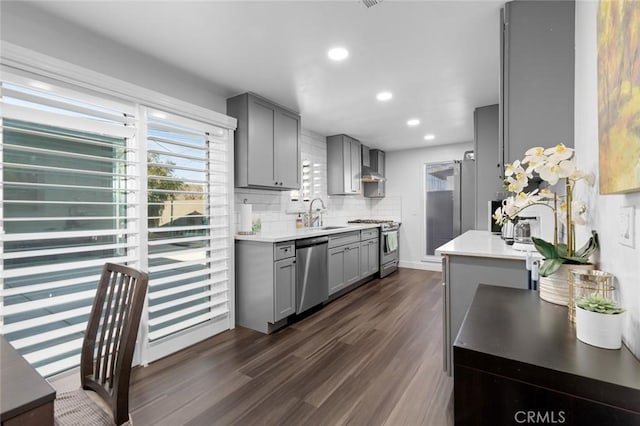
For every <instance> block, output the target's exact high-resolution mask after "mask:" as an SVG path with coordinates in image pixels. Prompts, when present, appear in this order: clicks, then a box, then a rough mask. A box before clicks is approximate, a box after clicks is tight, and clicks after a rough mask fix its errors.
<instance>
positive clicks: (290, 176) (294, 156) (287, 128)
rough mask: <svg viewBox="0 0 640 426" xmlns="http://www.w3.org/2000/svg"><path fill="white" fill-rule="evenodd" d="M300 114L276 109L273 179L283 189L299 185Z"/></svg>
mask: <svg viewBox="0 0 640 426" xmlns="http://www.w3.org/2000/svg"><path fill="white" fill-rule="evenodd" d="M299 137H300V116H298V115H296V114H293V113H290V112H288V111H285V110H281V109H278V110H277V111H276V123H275V148H274V149H275V154H274V156H275V164H274V167H275V169H274V170H275V175H276V176H275V180H276V181H277V185H278V186H279V187H281V188H283V189H285V188H288V189H298V188H299V186H300V156H299V152H298V146H299Z"/></svg>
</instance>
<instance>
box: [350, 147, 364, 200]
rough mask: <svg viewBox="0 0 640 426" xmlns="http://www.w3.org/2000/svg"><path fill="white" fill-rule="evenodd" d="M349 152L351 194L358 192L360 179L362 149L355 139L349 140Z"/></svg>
mask: <svg viewBox="0 0 640 426" xmlns="http://www.w3.org/2000/svg"><path fill="white" fill-rule="evenodd" d="M350 151H351V159H350V160H351V165H350V167H349V169H350V170H351V175H350V177H351V179H350V180H351V192H353V193H357V192H360V179H361V178H362V173H361V162H362V157H361V155H362V148H361V146H360V142H358V141H357V140H355V139H351V140H350Z"/></svg>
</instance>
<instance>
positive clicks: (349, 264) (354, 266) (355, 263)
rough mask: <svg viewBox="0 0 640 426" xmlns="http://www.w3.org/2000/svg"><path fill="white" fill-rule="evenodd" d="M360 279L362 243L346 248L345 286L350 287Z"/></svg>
mask: <svg viewBox="0 0 640 426" xmlns="http://www.w3.org/2000/svg"><path fill="white" fill-rule="evenodd" d="M359 279H360V243H353V244H351V245H348V246H346V247H345V254H344V285H345V287H346V286H349V285H351V284H354V283H356V282H357V281H358V280H359Z"/></svg>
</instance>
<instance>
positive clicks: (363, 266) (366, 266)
mask: <svg viewBox="0 0 640 426" xmlns="http://www.w3.org/2000/svg"><path fill="white" fill-rule="evenodd" d="M369 241H371V240H367V241H362V242H361V243H360V276H361V277H366V276H367V275H369V274H370V271H371V256H370V255H369V251H370V250H371V244H369Z"/></svg>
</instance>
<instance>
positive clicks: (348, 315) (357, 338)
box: [131, 268, 453, 426]
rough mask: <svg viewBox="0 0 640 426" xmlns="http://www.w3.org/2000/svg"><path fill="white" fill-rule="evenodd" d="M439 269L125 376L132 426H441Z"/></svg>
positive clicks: (390, 281)
mask: <svg viewBox="0 0 640 426" xmlns="http://www.w3.org/2000/svg"><path fill="white" fill-rule="evenodd" d="M440 282H441V276H440V273H438V272H430V271H418V270H410V269H402V268H401V269H400V270H399V271H398V272H397V273H395V274H392V275H390V276H389V277H387V278H385V279H382V280H380V279H376V280H373V281H371V282H369V283H367V284H365V285H363V286H361V287H359V288H357V289H355V290H353V291H352V292H350V293H347V294H345V295H344V296H342V297H340V298H339V299H336V300H334V301H332V302H331V303H329V304H328V305H326V306H324V307H323V308H322V309H320V310H318V311H317V312H314V313H312V314H311V315H308V316H307V317H306V318H304V319H302V320H300V321H299V322H297V323H295V324H292V325H290V326H289V327H287V328H285V329H283V330H280V331H278V332H276V333H274V334H272V335H268V336H267V335H263V334H260V333H257V332H254V331H252V330H247V329H244V328H237V329H235V330H230V331H228V332H224V333H221V334H220V335H217V336H214V337H212V338H210V339H208V340H206V341H204V342H201V343H199V344H197V345H194V346H192V347H190V348H187V349H185V350H183V351H181V352H180V353H177V354H174V355H172V356H170V357H167V358H165V359H162V360H159V361H157V362H155V363H152V364H151V365H149V366H148V367H146V368H137V369H135V370H134V372H133V377H132V386H131V409H132V418H133V421H134V422H135V423H136V425H180V424H188V425H194V426H195V425H232V424H237V425H254V424H259V425H302V424H304V425H339V424H355V425H360V424H363V425H364V424H367V425H383V424H386V425H404V424H408V425H421V424H422V425H450V424H452V415H451V413H452V409H451V408H452V407H451V404H452V402H451V399H452V397H451V395H452V388H453V385H452V380H451V378H449V377H447V376H446V374H445V373H444V372H443V371H442V299H441V297H442V296H441V293H442V290H441V284H440Z"/></svg>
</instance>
